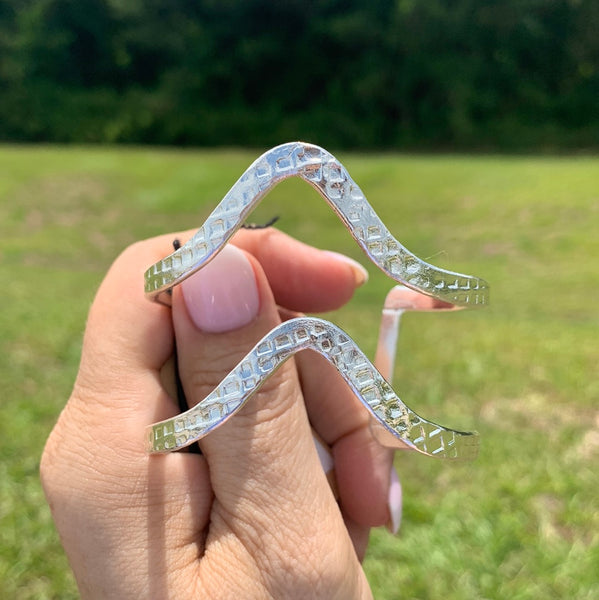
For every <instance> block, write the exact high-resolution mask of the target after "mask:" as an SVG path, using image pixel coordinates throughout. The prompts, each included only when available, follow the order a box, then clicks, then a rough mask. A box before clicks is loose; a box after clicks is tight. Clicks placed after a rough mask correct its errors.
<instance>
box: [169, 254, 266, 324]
mask: <svg viewBox="0 0 599 600" xmlns="http://www.w3.org/2000/svg"><path fill="white" fill-rule="evenodd" d="M181 288H182V289H183V298H184V299H185V305H186V306H187V311H188V312H189V316H190V317H191V319H192V321H193V322H194V323H195V325H196V327H197V328H198V329H200V330H202V331H205V332H207V333H221V332H224V331H232V330H233V329H238V328H239V327H243V326H244V325H247V324H248V323H250V322H251V321H253V320H254V319H255V318H256V316H257V315H258V311H259V309H260V295H259V292H258V285H257V283H256V276H255V275H254V269H253V268H252V265H251V264H250V262H249V260H248V259H247V257H246V256H245V254H244V253H243V252H242V251H241V250H239V248H236V247H235V246H231V245H227V246H225V248H224V249H223V250H222V251H221V252H220V254H218V255H217V256H216V257H215V258H214V259H213V260H212V261H211V262H209V263H208V264H207V265H206V266H205V267H204V268H203V269H201V270H200V271H198V272H197V273H195V274H194V275H192V276H191V277H188V278H187V279H186V280H185V281H183V282H182V283H181Z"/></svg>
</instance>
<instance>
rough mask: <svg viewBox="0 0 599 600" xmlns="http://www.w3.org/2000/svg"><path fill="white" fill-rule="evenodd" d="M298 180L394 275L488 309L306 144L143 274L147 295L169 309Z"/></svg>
mask: <svg viewBox="0 0 599 600" xmlns="http://www.w3.org/2000/svg"><path fill="white" fill-rule="evenodd" d="M295 176H297V177H300V178H302V179H304V180H305V181H306V182H308V183H309V184H310V185H312V186H313V187H314V188H316V190H317V191H318V192H319V193H320V194H321V196H322V197H323V198H324V199H325V200H326V201H327V202H328V204H329V205H330V206H331V208H332V209H333V210H334V211H335V213H336V214H337V215H338V216H339V218H340V219H341V221H342V222H343V223H344V225H345V226H346V227H347V229H348V230H349V231H350V233H351V234H352V236H353V238H354V239H355V240H356V242H357V243H358V244H359V245H360V247H361V248H362V249H363V251H364V252H365V253H366V255H367V256H368V257H369V258H370V260H371V261H372V262H373V263H374V264H375V265H377V266H378V267H379V268H380V269H381V270H382V271H384V272H385V273H386V274H387V275H388V276H389V277H391V278H392V279H394V280H395V281H397V282H399V283H403V284H404V285H407V286H408V287H411V288H413V289H415V290H417V291H420V292H422V293H424V294H428V295H430V296H434V297H435V298H438V299H439V300H443V301H445V302H451V303H453V304H455V305H456V306H461V307H468V306H482V305H485V304H487V301H488V300H487V299H488V286H487V283H486V282H485V281H484V280H482V279H479V278H477V277H472V276H470V275H461V274H459V273H452V272H450V271H446V270H444V269H440V268H438V267H435V266H433V265H430V264H428V263H427V262H425V261H423V260H421V259H420V258H418V257H417V256H415V255H414V254H412V253H411V252H410V251H409V250H408V249H407V248H405V247H404V246H403V245H402V244H401V243H400V242H399V241H398V240H397V239H395V238H394V237H393V236H392V235H391V233H390V232H389V231H388V230H387V228H386V227H385V225H384V223H383V222H382V221H381V219H380V218H379V217H378V215H377V214H376V213H375V211H374V210H373V208H372V207H371V206H370V204H369V203H368V201H367V200H366V197H365V196H364V194H363V192H362V190H361V189H360V188H359V186H358V185H357V184H356V183H355V182H354V181H353V179H352V178H351V177H350V175H349V173H348V172H347V170H346V169H345V167H343V165H342V164H341V163H340V162H339V161H338V160H337V159H336V158H335V157H334V156H333V155H332V154H330V153H329V152H327V151H326V150H324V149H323V148H320V147H318V146H314V145H312V144H306V143H303V142H291V143H288V144H282V145H281V146H277V147H275V148H272V149H271V150H269V151H268V152H265V153H264V154H263V155H262V156H260V157H259V158H258V159H257V160H256V161H254V163H253V164H252V165H250V167H249V168H248V169H247V171H246V172H245V173H244V174H243V175H242V176H241V177H240V178H239V179H238V181H237V182H236V183H235V184H234V185H233V187H232V188H231V189H230V190H229V192H227V194H226V195H225V197H224V198H223V199H222V201H221V202H220V204H218V206H217V207H216V208H215V209H214V210H213V211H212V213H211V214H210V216H209V217H208V219H207V220H206V222H205V223H204V225H203V226H202V227H201V228H200V229H199V230H198V232H197V233H196V234H195V235H194V236H193V238H192V239H191V240H189V242H187V243H186V244H184V245H183V246H182V247H181V248H179V250H177V251H175V252H174V253H173V254H171V255H170V256H168V257H167V258H165V259H163V260H162V261H160V262H158V263H156V265H154V266H153V267H151V268H150V269H148V270H147V271H146V273H145V291H146V294H147V295H148V296H150V297H151V298H153V299H155V300H159V301H162V302H165V303H166V304H169V303H170V301H169V297H168V294H167V293H166V292H168V290H169V289H171V288H172V287H173V286H174V285H176V284H177V283H179V282H180V281H182V280H183V279H184V278H185V277H187V276H189V275H190V274H191V273H193V272H195V271H197V270H198V269H201V268H202V266H203V265H204V264H206V263H207V262H208V261H209V260H211V259H212V258H213V257H214V255H215V254H216V253H218V252H219V251H220V250H222V248H223V247H224V246H225V244H226V243H227V241H228V240H229V239H230V238H231V236H232V235H233V234H234V233H235V232H236V231H237V230H238V229H239V227H241V225H242V224H243V222H244V221H245V220H246V218H247V216H248V215H249V213H250V212H251V211H252V210H253V209H254V208H255V206H256V205H257V204H258V203H259V202H260V200H261V199H262V198H263V197H264V195H265V194H266V193H267V192H268V191H269V190H270V189H272V188H273V187H274V186H275V185H277V184H278V183H279V182H281V181H282V180H284V179H287V178H289V177H295Z"/></svg>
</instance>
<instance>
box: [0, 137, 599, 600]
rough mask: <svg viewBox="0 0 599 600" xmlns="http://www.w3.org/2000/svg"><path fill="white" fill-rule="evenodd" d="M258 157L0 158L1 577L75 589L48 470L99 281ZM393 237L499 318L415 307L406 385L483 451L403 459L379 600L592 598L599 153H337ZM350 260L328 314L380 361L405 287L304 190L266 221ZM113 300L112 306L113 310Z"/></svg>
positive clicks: (59, 590) (37, 154) (385, 539)
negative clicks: (396, 523) (484, 292)
mask: <svg viewBox="0 0 599 600" xmlns="http://www.w3.org/2000/svg"><path fill="white" fill-rule="evenodd" d="M256 155H257V153H255V152H250V151H229V152H227V151H219V152H206V151H186V152H181V151H175V150H173V151H166V150H153V149H111V148H108V149H94V148H53V147H31V148H28V147H3V148H0V234H1V235H0V277H1V278H2V281H3V284H4V285H3V289H4V294H3V302H2V311H1V312H0V356H1V357H2V359H1V362H0V377H1V381H2V387H3V400H2V402H1V403H0V457H1V461H0V532H1V536H2V537H1V540H2V541H1V543H0V583H1V586H2V589H3V594H4V595H5V597H7V598H15V599H25V598H36V599H37V598H73V597H76V596H77V594H76V591H75V588H74V584H73V581H72V578H71V576H70V574H69V571H68V567H67V564H66V560H65V559H64V556H63V554H62V550H61V547H60V544H59V542H58V539H57V536H56V534H55V532H54V529H53V527H52V525H51V520H50V517H49V512H48V509H47V508H46V506H45V503H44V501H43V496H42V494H41V491H40V487H39V483H38V475H37V468H38V467H37V465H38V461H39V455H40V453H41V449H42V447H43V443H44V440H45V438H46V436H47V434H48V433H49V431H50V429H51V427H52V424H53V422H54V420H55V419H56V416H57V415H58V413H59V411H60V409H61V407H62V406H63V404H64V402H65V400H66V398H67V396H68V394H69V391H70V386H71V385H72V381H73V379H74V375H75V372H76V369H77V362H78V355H79V347H80V341H81V333H82V329H83V326H84V321H85V316H86V313H87V309H88V307H89V303H90V302H91V300H92V298H93V295H94V292H95V289H96V287H97V285H98V284H99V282H100V280H101V278H102V276H103V273H104V272H105V270H106V269H107V267H108V266H109V264H110V263H111V262H112V260H113V259H114V257H115V256H116V255H117V254H118V253H119V252H120V250H121V249H122V248H123V247H125V246H126V245H127V244H129V243H131V242H133V241H135V240H137V239H139V238H144V237H147V236H150V235H154V234H158V233H163V232H168V231H174V230H180V229H188V228H193V227H196V226H198V225H199V224H200V223H201V221H202V220H203V218H204V217H205V216H206V215H207V213H208V212H209V210H211V209H212V208H213V207H214V205H215V204H216V203H217V202H218V200H220V198H221V197H222V196H223V195H224V194H225V193H226V191H227V190H228V188H229V187H230V186H231V185H232V183H233V182H234V181H235V180H236V179H237V177H238V176H239V175H240V174H241V173H242V172H243V170H244V169H245V168H246V166H247V165H248V164H250V163H251V162H252V161H253V159H254V158H255V157H256ZM339 158H341V159H342V161H343V163H344V164H345V165H346V166H347V167H348V169H349V171H350V172H351V174H352V176H353V177H354V179H355V180H356V181H357V182H358V183H359V184H360V186H361V187H362V189H363V191H364V192H365V194H366V196H367V197H368V199H369V200H370V202H371V203H372V205H373V206H374V207H375V209H376V210H377V212H378V213H379V214H380V215H381V217H382V218H383V220H384V221H385V222H386V223H387V225H388V226H389V228H390V229H391V231H392V232H394V233H395V234H396V236H397V237H398V238H399V239H400V240H401V241H402V242H403V243H405V245H406V246H407V247H408V248H410V249H411V250H412V251H414V252H415V253H417V254H418V255H420V256H422V257H425V258H428V259H429V260H430V261H431V262H433V263H435V264H438V265H439V266H445V267H448V268H451V269H454V270H461V271H463V272H466V273H472V274H476V275H480V276H482V277H485V278H486V279H487V280H488V281H489V282H490V283H491V289H492V304H491V306H490V307H488V308H487V309H485V310H481V311H471V312H461V313H455V314H446V315H408V316H406V317H405V319H404V323H403V326H402V332H401V339H400V349H399V358H398V364H397V367H396V376H395V381H394V385H395V387H396V389H397V390H398V391H399V392H400V395H401V396H402V397H403V398H405V400H406V401H407V402H408V403H409V404H410V405H411V406H413V407H414V408H417V410H418V411H419V412H420V413H421V414H423V415H426V416H430V417H431V418H434V419H435V420H438V421H439V422H442V423H446V424H448V425H453V426H456V427H461V428H476V429H478V430H479V431H480V433H481V436H482V448H481V454H480V457H479V459H478V460H477V461H476V462H474V463H472V464H463V465H462V464H460V465H455V464H445V463H440V462H436V461H434V460H432V459H428V458H425V457H421V456H417V455H414V454H399V455H398V457H397V460H396V465H397V467H398V469H399V471H400V472H401V474H402V481H403V485H404V492H405V512H404V520H403V524H402V529H401V533H400V535H399V537H398V538H396V539H395V538H392V537H391V536H389V535H388V534H387V533H386V532H383V531H377V532H375V533H374V534H373V544H372V548H371V551H370V554H369V557H368V559H367V561H366V569H367V572H368V574H369V578H370V580H371V582H372V584H373V587H374V590H375V597H376V598H377V599H379V598H380V599H387V598H388V599H392V598H393V599H395V598H399V597H402V598H433V599H435V598H441V597H443V598H447V599H456V600H457V599H458V598H460V599H463V598H497V599H500V598H501V599H503V598H517V599H537V598H538V599H541V598H543V599H546V598H575V599H588V600H590V599H591V598H595V597H599V583H598V578H597V572H599V533H598V532H599V510H598V508H597V490H599V478H598V476H597V468H596V465H597V459H598V453H599V412H598V409H597V404H596V400H597V397H598V396H599V383H598V377H597V373H598V372H599V368H598V367H599V352H598V349H597V339H598V338H599V318H598V312H597V308H596V302H595V300H596V296H597V292H599V273H598V269H597V263H598V259H599V235H598V232H599V159H595V158H589V157H586V158H555V157H552V158H535V157H516V158H515V157H509V158H504V157H494V156H493V157H469V156H435V157H426V156H419V157H414V156H401V155H364V156H362V155H356V154H339ZM274 214H278V215H280V216H281V220H280V222H279V224H278V226H280V228H281V229H284V230H285V231H287V232H289V233H291V234H293V235H296V236H297V237H299V238H300V239H302V240H304V241H307V242H310V243H313V244H315V245H317V246H319V247H322V248H329V249H333V250H337V251H341V252H345V253H347V254H350V255H351V256H353V257H354V258H356V259H358V260H360V261H362V263H363V264H364V265H365V266H367V268H368V269H369V271H370V273H371V280H370V282H369V284H368V285H367V286H365V287H364V288H362V289H361V290H359V292H358V293H357V294H356V297H355V298H354V300H353V301H352V303H350V305H349V306H348V307H347V308H345V309H343V310H342V311H339V313H338V314H337V315H335V317H334V318H335V320H336V321H337V322H338V323H339V324H340V325H342V326H343V327H344V328H345V329H347V330H348V331H349V332H350V333H351V335H352V336H354V337H355V339H356V340H357V341H358V342H359V343H360V344H361V345H362V346H363V347H364V348H365V349H366V350H367V351H368V352H369V353H370V354H371V355H372V352H373V349H374V344H375V337H376V331H377V327H378V314H379V310H380V305H381V303H382V300H383V298H384V296H385V294H386V292H387V290H388V289H389V288H390V286H391V283H390V282H389V281H388V280H386V279H385V278H384V277H383V276H382V275H381V274H379V273H378V272H375V269H374V267H371V265H370V264H369V263H367V262H366V260H365V259H364V257H363V256H362V255H361V253H360V250H359V249H358V248H357V246H355V245H354V244H353V242H352V241H351V238H350V236H349V234H348V233H347V232H346V231H345V229H344V228H343V227H342V225H341V224H340V223H339V221H338V220H337V218H336V217H335V215H334V214H333V213H332V211H331V210H330V209H329V208H328V207H327V206H326V204H325V203H324V202H323V201H322V200H321V199H320V198H319V197H318V196H317V195H316V193H315V192H314V191H313V190H312V189H310V188H309V187H308V186H307V185H306V184H304V183H302V182H299V181H291V182H286V183H284V184H282V185H281V186H279V187H278V188H277V189H276V190H275V191H274V192H273V193H272V194H271V195H269V196H268V197H267V198H266V199H265V200H264V201H263V202H262V204H261V205H260V207H259V208H258V209H257V211H256V213H255V215H254V216H253V219H254V220H256V221H257V222H260V221H266V220H268V219H269V218H270V217H271V216H272V215H274ZM115 310H118V307H115Z"/></svg>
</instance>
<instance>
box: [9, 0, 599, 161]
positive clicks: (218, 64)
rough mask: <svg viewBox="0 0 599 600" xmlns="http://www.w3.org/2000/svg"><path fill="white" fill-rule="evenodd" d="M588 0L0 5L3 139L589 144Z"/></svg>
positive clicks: (124, 0) (596, 117)
mask: <svg viewBox="0 0 599 600" xmlns="http://www.w3.org/2000/svg"><path fill="white" fill-rule="evenodd" d="M598 31H599V2H596V0H369V1H365V0H314V1H305V0H285V1H279V2H274V1H272V0H144V1H141V0H4V1H3V2H2V3H0V139H4V140H21V141H62V142H129V143H153V144H186V145H189V144H194V145H215V144H219V145H223V144H236V145H244V146H248V145H251V146H257V145H259V146H265V145H272V144H275V143H280V142H281V141H286V140H289V139H295V138H302V139H307V140H309V141H313V142H316V143H319V144H321V145H325V146H327V145H328V146H333V147H341V146H342V147H354V148H408V147H409V148H440V147H443V148H460V147H461V148H465V147H468V148H477V149H479V148H482V149H493V148H503V149H530V148H542V149H573V148H597V147H598V146H599V35H597V32H598Z"/></svg>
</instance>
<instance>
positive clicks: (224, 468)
mask: <svg viewBox="0 0 599 600" xmlns="http://www.w3.org/2000/svg"><path fill="white" fill-rule="evenodd" d="M172 308H173V321H174V327H175V335H176V339H177V348H178V353H179V370H180V374H181V380H182V383H183V387H184V390H185V394H186V397H187V399H188V401H189V403H190V405H195V404H197V403H198V402H199V401H201V400H202V399H203V398H205V397H206V396H207V395H208V394H209V393H210V392H211V391H212V390H213V389H214V388H215V387H216V386H217V384H218V383H220V381H221V380H222V379H224V377H225V376H226V375H227V374H228V373H229V372H230V371H231V369H232V368H233V367H234V366H235V365H236V364H237V363H238V362H239V361H240V360H241V359H242V358H243V356H244V355H245V354H246V353H247V352H248V351H249V350H250V349H251V348H252V347H253V346H254V345H255V344H256V342H257V341H258V340H259V339H260V338H261V337H262V336H263V335H265V334H266V333H268V332H269V331H270V330H271V329H272V328H273V327H274V326H276V325H278V324H279V323H280V318H279V313H278V309H277V306H276V304H275V301H274V298H273V295H272V292H271V290H270V287H269V285H268V282H267V279H266V277H265V275H264V273H263V271H262V268H261V267H260V265H259V263H258V262H257V261H256V260H255V259H253V257H252V256H251V255H248V254H246V253H244V252H243V251H242V250H240V249H238V248H235V247H233V246H227V247H226V248H225V249H224V250H223V251H222V252H221V253H220V254H219V255H218V256H217V257H216V258H215V259H214V260H213V261H212V262H211V263H209V264H208V265H207V266H206V267H205V268H204V269H202V270H201V271H199V272H198V273H196V274H195V275H193V276H192V277H190V278H189V279H187V280H185V281H184V282H183V283H182V284H181V286H179V289H176V290H175V294H174V296H173V304H172ZM201 448H202V452H203V453H204V455H205V457H206V459H207V461H208V465H209V469H210V480H211V484H212V487H213V491H214V503H213V508H212V516H211V531H210V534H212V535H209V537H208V540H207V546H206V556H208V555H209V554H210V553H209V544H210V540H211V539H213V540H217V542H215V543H218V544H221V546H222V544H223V539H226V540H227V542H228V543H231V544H235V543H236V542H239V546H238V547H235V548H232V549H231V550H232V552H234V556H236V557H238V556H239V555H240V552H247V549H248V548H251V549H252V555H251V556H250V557H249V558H250V559H251V562H252V564H255V565H258V568H260V571H261V577H263V578H264V577H265V572H266V574H267V575H266V576H267V577H268V573H271V574H272V577H273V578H274V579H277V577H283V578H284V579H285V583H284V585H289V583H290V582H289V578H290V573H289V568H290V566H289V561H290V560H291V559H290V557H294V556H296V557H297V556H299V557H300V558H301V560H297V561H295V560H294V561H293V565H294V569H296V567H297V569H296V573H295V575H297V577H299V579H300V580H301V581H300V580H296V581H295V584H294V585H300V586H302V584H305V583H306V582H307V580H308V579H309V578H312V579H313V578H314V574H315V573H318V572H322V571H323V570H324V571H326V575H325V579H329V578H330V577H331V575H332V573H333V572H335V571H338V570H340V567H341V566H343V567H344V568H343V575H342V577H344V578H345V581H343V583H341V582H339V581H336V582H335V585H340V586H341V588H344V587H345V586H346V585H348V584H349V585H350V586H351V587H352V588H353V589H356V587H357V588H360V587H362V585H360V584H362V583H363V582H362V581H360V582H359V583H358V581H359V580H360V579H362V577H363V575H362V574H361V570H360V569H359V568H358V567H357V561H356V558H355V555H354V553H353V549H352V545H351V541H350V539H349V536H348V534H347V531H346V529H345V526H344V524H343V519H342V517H341V514H340V512H339V509H338V507H337V504H336V503H335V500H334V498H333V495H332V492H331V491H330V488H329V485H328V482H327V480H326V477H325V475H324V472H323V470H322V468H321V466H320V462H319V460H318V455H317V453H316V450H315V447H314V443H313V441H312V435H311V430H310V425H309V422H308V418H307V415H306V411H305V406H304V402H303V397H302V393H301V389H300V385H299V380H298V376H297V372H296V369H295V364H294V362H293V360H289V361H287V362H286V363H285V364H283V365H282V367H281V368H280V369H279V370H278V371H277V372H276V373H274V374H273V375H272V376H271V377H270V378H269V379H268V380H267V381H266V382H265V383H264V385H263V386H262V387H261V388H260V389H259V390H258V391H257V392H256V393H255V394H254V396H253V397H252V398H251V399H250V400H249V401H248V402H247V403H246V404H245V405H244V406H243V407H242V408H241V409H240V411H239V412H238V413H236V414H235V415H234V416H233V417H232V418H231V419H229V420H228V421H227V422H226V423H224V424H223V425H222V426H221V427H219V428H217V429H216V430H214V431H212V432H211V433H210V434H209V435H207V436H206V437H205V438H203V439H202V441H201ZM219 527H220V529H221V530H220V531H218V528H219ZM230 533H233V536H231V535H230ZM283 558H284V560H285V561H287V564H285V565H281V568H279V569H273V560H274V562H275V563H276V562H277V560H282V559H283ZM260 565H262V567H260ZM350 565H353V566H354V568H353V569H351V568H349V567H350ZM352 571H353V572H354V573H355V576H356V579H355V580H354V581H353V582H352V581H351V580H352V578H351V577H349V578H348V573H350V572H352ZM281 574H284V576H282V575H281ZM291 578H292V579H293V576H291ZM334 579H335V578H334ZM271 583H272V586H269V587H271V591H272V590H273V589H275V590H276V589H278V591H279V592H282V591H283V590H282V588H280V587H278V584H277V582H276V581H275V582H271ZM279 583H281V582H279ZM331 583H332V582H331ZM352 583H353V585H352ZM338 589H339V588H338ZM337 591H338V590H337ZM275 596H276V594H275ZM278 597H280V596H278ZM316 597H318V596H316ZM329 597H332V596H329ZM344 597H347V598H349V597H353V595H352V594H351V593H350V594H348V595H347V596H344Z"/></svg>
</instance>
